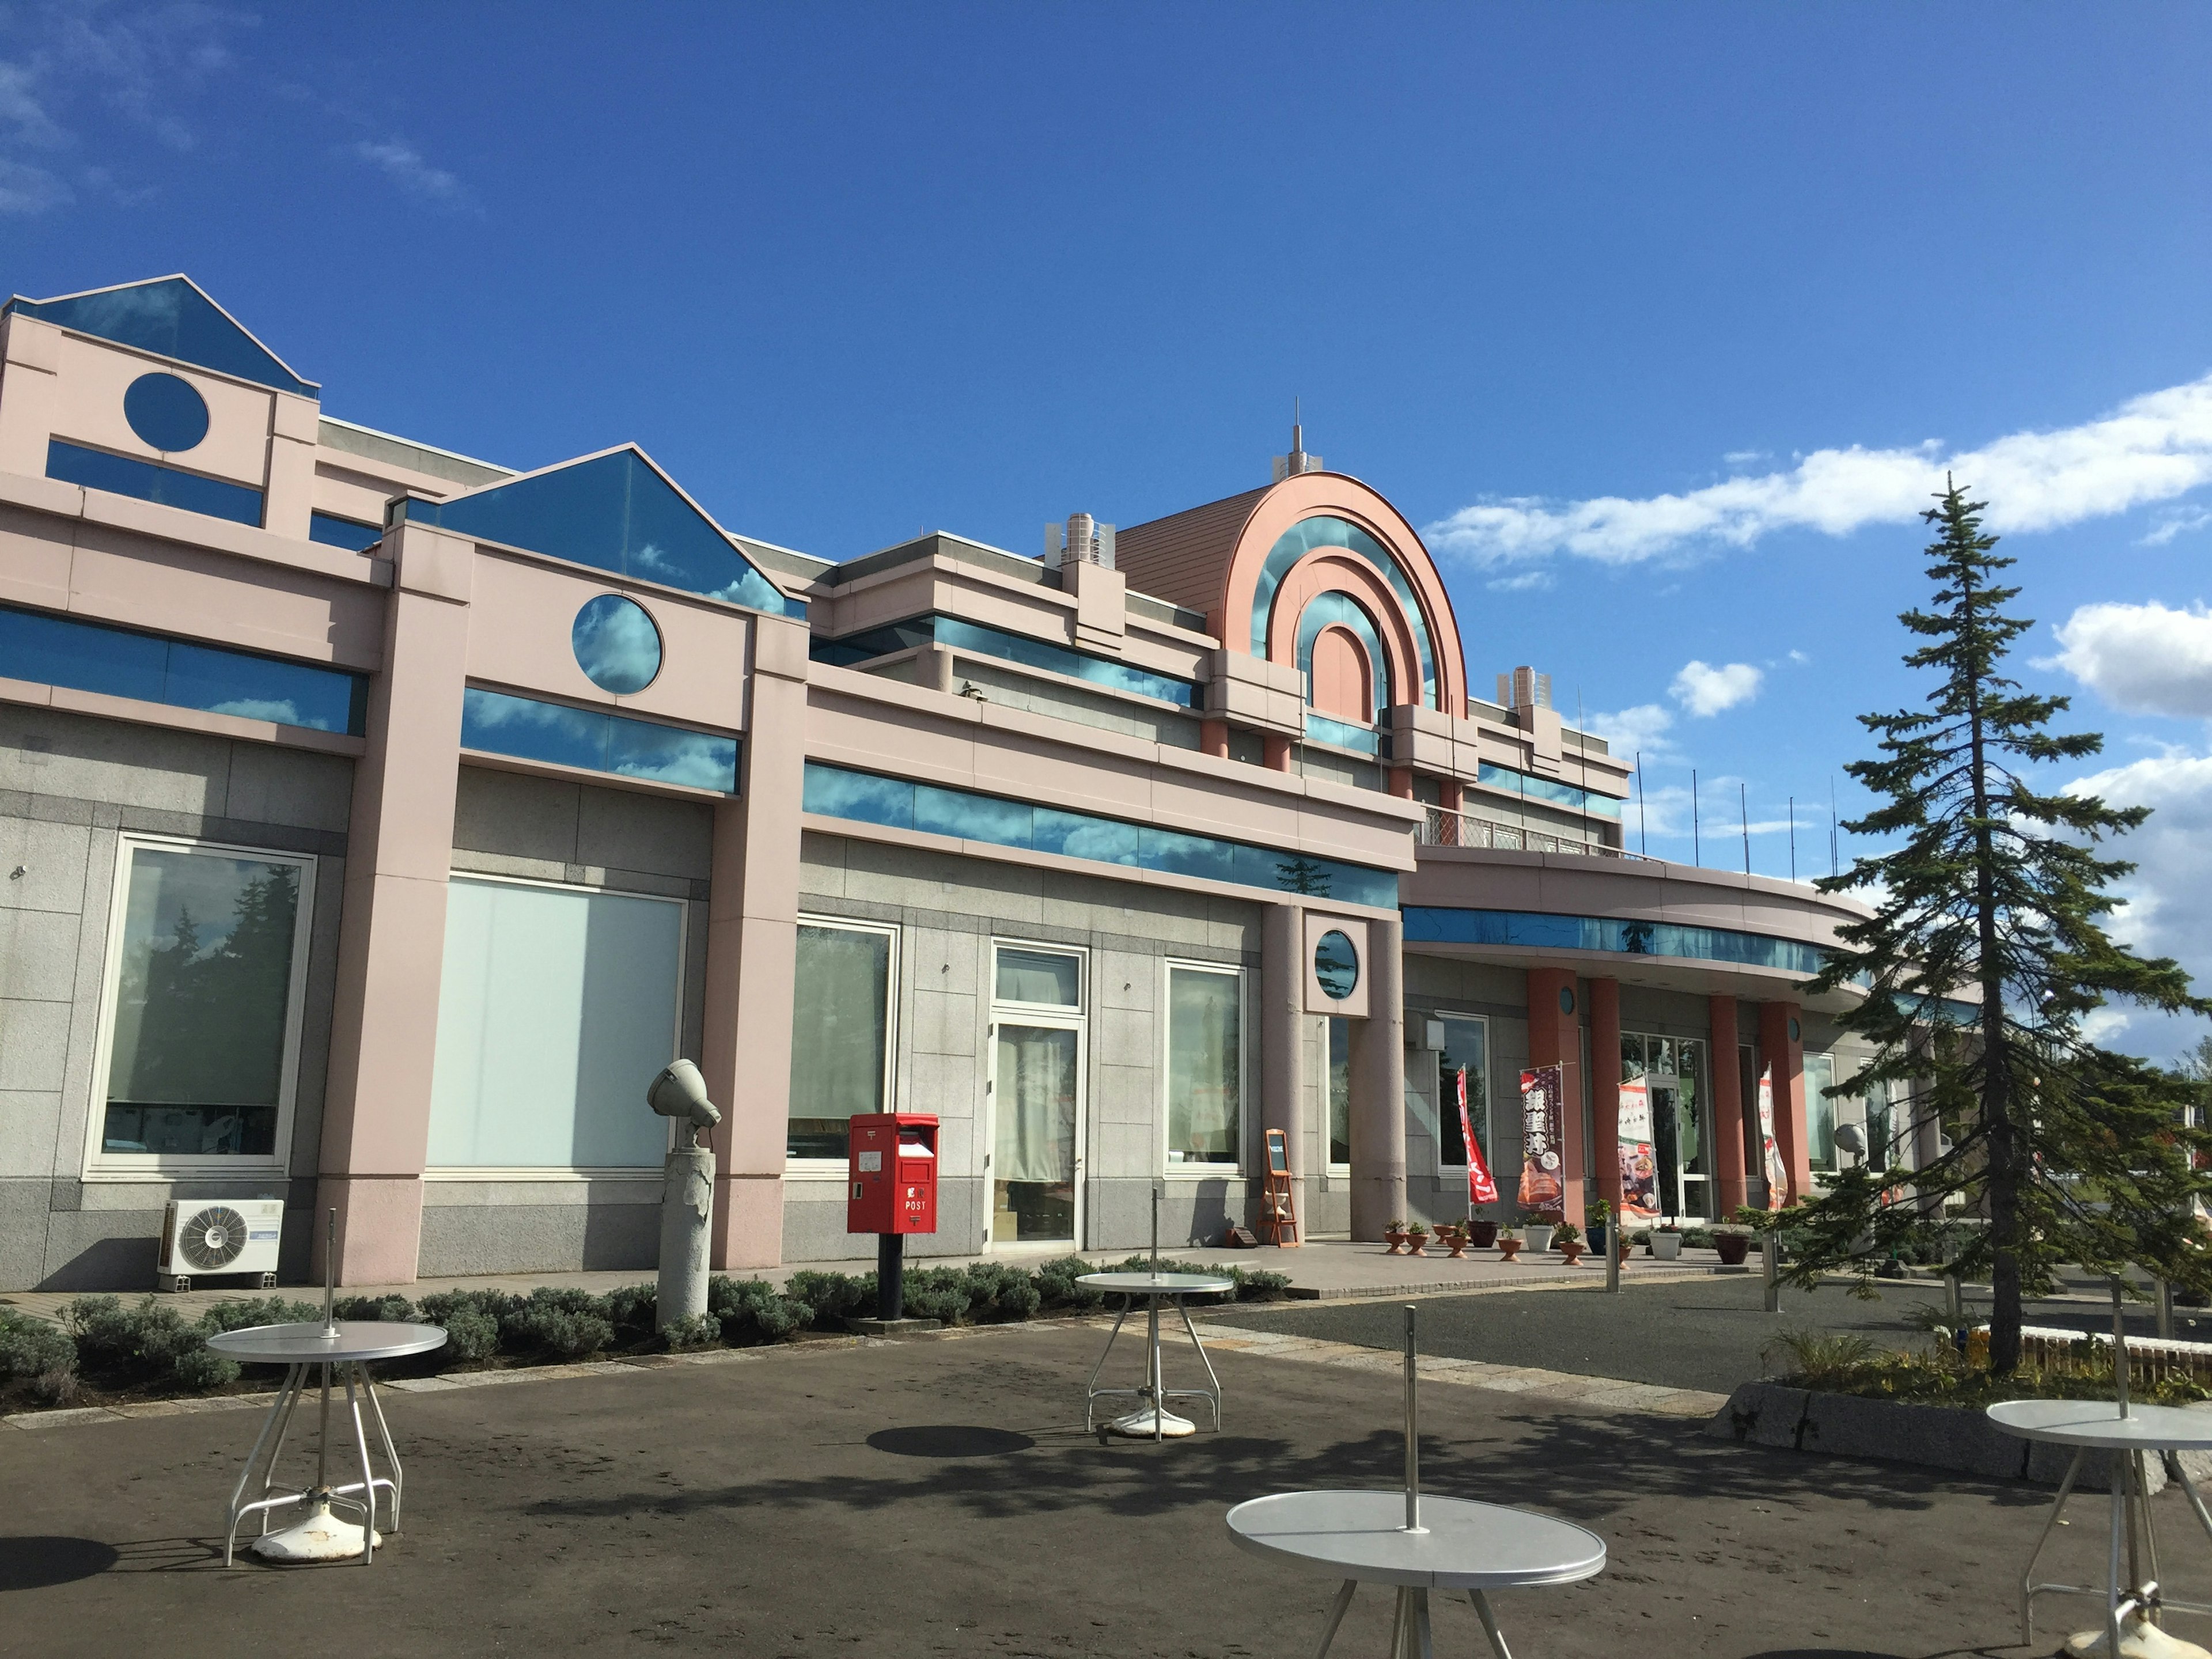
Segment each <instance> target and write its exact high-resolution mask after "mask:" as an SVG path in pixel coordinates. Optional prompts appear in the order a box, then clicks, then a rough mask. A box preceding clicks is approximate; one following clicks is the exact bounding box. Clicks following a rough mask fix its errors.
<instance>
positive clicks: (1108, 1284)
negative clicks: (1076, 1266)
mask: <svg viewBox="0 0 2212 1659" xmlns="http://www.w3.org/2000/svg"><path fill="white" fill-rule="evenodd" d="M1075 1282H1076V1283H1077V1284H1079V1285H1089V1286H1090V1287H1091V1289H1093V1290H1098V1291H1107V1292H1109V1294H1112V1295H1115V1296H1118V1297H1122V1298H1123V1301H1122V1303H1121V1316H1120V1317H1118V1318H1116V1319H1115V1322H1114V1328H1113V1330H1112V1332H1111V1333H1110V1334H1109V1335H1108V1336H1107V1338H1106V1348H1105V1352H1103V1353H1101V1354H1100V1355H1099V1356H1098V1363H1097V1364H1096V1365H1093V1366H1092V1367H1091V1380H1090V1381H1089V1382H1088V1383H1085V1384H1084V1401H1083V1431H1084V1432H1085V1434H1088V1433H1090V1432H1091V1430H1092V1428H1093V1426H1094V1424H1093V1419H1094V1417H1095V1416H1096V1408H1097V1403H1098V1401H1100V1400H1102V1399H1103V1398H1105V1397H1107V1396H1109V1395H1129V1396H1131V1397H1132V1398H1133V1399H1137V1400H1141V1401H1146V1402H1147V1403H1146V1404H1145V1405H1143V1406H1140V1407H1138V1409H1137V1410H1135V1411H1133V1412H1131V1413H1128V1414H1127V1416H1125V1417H1117V1418H1115V1419H1114V1420H1113V1421H1112V1422H1110V1423H1109V1424H1108V1425H1106V1428H1107V1429H1108V1430H1111V1431H1113V1432H1114V1433H1115V1434H1124V1435H1127V1436H1129V1437H1132V1438H1133V1439H1147V1438H1148V1439H1152V1440H1156V1441H1157V1440H1165V1439H1167V1438H1169V1437H1176V1438H1181V1437H1182V1436H1184V1435H1187V1434H1190V1433H1193V1432H1194V1431H1196V1428H1197V1425H1195V1424H1194V1423H1193V1422H1192V1421H1191V1420H1190V1419H1188V1418H1187V1417H1178V1416H1176V1414H1175V1413H1173V1412H1171V1411H1170V1410H1168V1409H1167V1402H1168V1401H1170V1400H1208V1401H1212V1402H1213V1426H1214V1428H1215V1429H1216V1430H1217V1431H1218V1429H1219V1428H1220V1427H1221V1379H1220V1378H1219V1377H1218V1376H1215V1375H1214V1374H1213V1362H1212V1360H1211V1359H1208V1358H1206V1345H1205V1344H1203V1343H1202V1342H1200V1340H1198V1328H1197V1327H1196V1326H1194V1325H1193V1324H1192V1323H1191V1322H1190V1310H1188V1309H1187V1308H1186V1307H1184V1306H1183V1301H1182V1299H1183V1297H1187V1296H1218V1295H1220V1294H1223V1293H1225V1292H1226V1291H1234V1290H1235V1289H1236V1288H1237V1281H1236V1280H1235V1279H1224V1278H1222V1277H1220V1276H1219V1275H1218V1274H1214V1273H1085V1274H1084V1275H1083V1276H1082V1277H1081V1278H1079V1279H1077V1280H1076V1281H1075ZM1139 1297H1142V1298H1144V1303H1145V1383H1144V1385H1143V1386H1142V1387H1141V1388H1135V1389H1102V1388H1100V1387H1099V1386H1098V1374H1099V1372H1101V1371H1103V1370H1105V1369H1106V1356H1107V1355H1108V1354H1110V1353H1112V1352H1114V1342H1115V1338H1117V1337H1119V1336H1120V1335H1121V1326H1122V1324H1123V1323H1124V1322H1126V1321H1127V1319H1128V1317H1129V1310H1130V1309H1132V1308H1133V1307H1134V1306H1136V1304H1137V1300H1138V1298H1139ZM1163 1302H1166V1303H1169V1304H1172V1305H1173V1306H1174V1308H1175V1310H1176V1312H1177V1313H1178V1314H1180V1315H1182V1328H1183V1329H1184V1330H1185V1331H1187V1332H1188V1333H1189V1334H1190V1346H1192V1347H1193V1348H1195V1349H1196V1350H1197V1351H1198V1363H1199V1364H1201V1365H1203V1366H1205V1367H1206V1382H1207V1383H1209V1384H1211V1385H1212V1386H1211V1387H1209V1388H1204V1389H1170V1388H1168V1387H1167V1386H1166V1383H1165V1378H1164V1375H1163V1373H1162V1371H1161V1368H1160V1304H1161V1303H1163ZM1100 1432H1101V1437H1102V1438H1103V1434H1104V1431H1100Z"/></svg>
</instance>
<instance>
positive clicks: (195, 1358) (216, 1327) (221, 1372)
mask: <svg viewBox="0 0 2212 1659" xmlns="http://www.w3.org/2000/svg"><path fill="white" fill-rule="evenodd" d="M265 1310H266V1308H265V1304H264V1307H262V1308H258V1309H256V1310H255V1313H256V1316H258V1314H259V1313H261V1312H263V1311H265ZM212 1312H213V1310H210V1313H212ZM62 1321H63V1324H64V1327H65V1328H66V1329H67V1330H68V1332H69V1334H70V1335H71V1336H72V1337H74V1338H75V1339H76V1361H77V1366H78V1369H79V1370H82V1371H84V1372H86V1373H87V1374H88V1375H92V1376H100V1377H102V1378H104V1379H106V1380H108V1381H112V1382H114V1383H122V1384H125V1385H126V1386H127V1385H130V1384H133V1383H136V1384H140V1385H143V1386H145V1387H149V1388H157V1389H158V1388H184V1389H213V1388H220V1387H222V1385H223V1384H225V1383H231V1382H234V1381H235V1380H236V1379H237V1376H238V1364H237V1362H236V1361H234V1360H231V1359H227V1358H223V1356H222V1355H221V1354H218V1353H216V1352H212V1351H211V1350H210V1348H209V1347H208V1346H207V1340H208V1338H209V1337H210V1336H213V1335H214V1334H216V1332H218V1331H221V1330H224V1329H233V1328H236V1327H230V1326H226V1325H224V1324H222V1323H221V1322H217V1321H216V1320H215V1319H213V1318H212V1317H210V1318H204V1319H197V1320H192V1321H190V1322H187V1321H186V1320H185V1316H184V1315H183V1314H181V1313H180V1312H179V1311H178V1310H177V1309H176V1308H175V1307H174V1306H173V1305H171V1304H164V1303H161V1302H158V1301H156V1300H155V1298H154V1297H150V1296H149V1297H145V1298H144V1299H143V1301H141V1302H139V1303H138V1304H137V1305H136V1306H135V1307H125V1306H124V1304H123V1303H122V1301H121V1299H120V1298H119V1297H112V1296H81V1297H77V1298H76V1300H74V1301H72V1302H71V1303H70V1304H69V1306H68V1307H67V1308H65V1309H64V1310H63V1311H62Z"/></svg>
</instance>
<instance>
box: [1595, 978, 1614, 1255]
mask: <svg viewBox="0 0 2212 1659" xmlns="http://www.w3.org/2000/svg"><path fill="white" fill-rule="evenodd" d="M1589 1022H1590V1070H1591V1072H1592V1073H1593V1075H1592V1077H1591V1078H1590V1139H1591V1140H1592V1141H1594V1142H1595V1145H1594V1146H1591V1148H1590V1163H1591V1165H1592V1166H1593V1167H1594V1169H1595V1171H1596V1173H1597V1195H1598V1196H1599V1197H1600V1198H1601V1199H1603V1200H1605V1201H1606V1202H1607V1203H1608V1204H1610V1205H1612V1206H1613V1213H1614V1214H1615V1215H1616V1216H1617V1215H1619V1214H1620V981H1619V980H1617V979H1594V980H1592V981H1590V982H1589Z"/></svg>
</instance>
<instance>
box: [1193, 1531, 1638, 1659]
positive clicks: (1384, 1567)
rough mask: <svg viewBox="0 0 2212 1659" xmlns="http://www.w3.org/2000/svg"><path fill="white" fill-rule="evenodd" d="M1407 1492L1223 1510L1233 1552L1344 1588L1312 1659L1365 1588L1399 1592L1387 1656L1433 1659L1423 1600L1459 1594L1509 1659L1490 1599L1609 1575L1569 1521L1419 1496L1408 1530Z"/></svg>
mask: <svg viewBox="0 0 2212 1659" xmlns="http://www.w3.org/2000/svg"><path fill="white" fill-rule="evenodd" d="M1419 1505H1420V1507H1419V1515H1420V1521H1421V1525H1420V1529H1419V1530H1418V1531H1409V1530H1408V1529H1407V1525H1406V1515H1407V1494H1406V1493H1405V1492H1278V1493H1276V1494H1275V1495H1274V1496H1273V1497H1272V1498H1254V1499H1252V1500H1251V1502H1249V1503H1248V1504H1238V1505H1237V1507H1236V1508H1235V1509H1233V1510H1230V1511H1229V1535H1230V1537H1231V1539H1232V1540H1233V1541H1235V1542H1236V1545H1237V1547H1238V1548H1239V1549H1243V1550H1249V1551H1250V1552H1251V1553H1253V1554H1255V1555H1266V1556H1274V1557H1279V1558H1281V1559H1286V1560H1289V1561H1291V1562H1293V1563H1294V1564H1296V1565H1299V1566H1304V1567H1314V1568H1318V1569H1321V1570H1322V1571H1327V1572H1328V1574H1329V1575H1330V1576H1331V1577H1340V1578H1342V1579H1343V1580H1344V1585H1343V1588H1342V1589H1339V1590H1338V1591H1337V1593H1336V1601H1335V1603H1334V1605H1333V1606H1332V1607H1330V1609H1329V1614H1328V1628H1327V1629H1325V1630H1324V1631H1323V1632H1322V1638H1321V1647H1320V1650H1319V1651H1318V1652H1317V1653H1316V1656H1315V1659H1323V1656H1325V1655H1326V1654H1327V1653H1328V1648H1329V1644H1330V1643H1331V1642H1333V1641H1334V1640H1335V1639H1336V1631H1337V1626H1340V1625H1341V1624H1342V1623H1343V1622H1344V1614H1345V1611H1346V1608H1348V1607H1351V1605H1352V1591H1353V1590H1355V1589H1358V1587H1359V1586H1360V1585H1361V1584H1362V1583H1375V1584H1392V1585H1395V1586H1396V1587H1397V1590H1398V1605H1397V1611H1396V1613H1395V1617H1394V1618H1393V1620H1392V1621H1391V1626H1390V1651H1391V1654H1392V1656H1393V1659H1396V1656H1399V1655H1404V1656H1407V1659H1429V1656H1430V1653H1431V1638H1430V1632H1429V1592H1430V1591H1431V1590H1432V1589H1439V1590H1455V1589H1462V1590H1465V1591H1466V1592H1467V1594H1468V1600H1469V1601H1472V1602H1474V1611H1475V1615H1476V1617H1478V1618H1479V1619H1480V1620H1482V1629H1483V1633H1484V1634H1485V1635H1486V1636H1487V1637H1488V1638H1490V1645H1491V1648H1492V1651H1493V1652H1495V1653H1496V1654H1497V1656H1498V1659H1512V1655H1511V1654H1510V1652H1508V1651H1507V1650H1506V1646H1505V1638H1504V1634H1503V1633H1502V1632H1500V1631H1499V1630H1498V1620H1497V1618H1496V1616H1495V1615H1493V1614H1492V1612H1491V1610H1490V1601H1489V1599H1488V1597H1487V1595H1486V1592H1487V1591H1490V1590H1494V1589H1524V1588H1531V1587H1534V1586H1538V1585H1543V1584H1571V1583H1576V1582H1577V1581H1578V1580H1581V1579H1584V1578H1589V1577H1595V1575H1596V1574H1598V1573H1601V1572H1602V1571H1605V1541H1604V1540H1603V1539H1601V1538H1600V1537H1599V1536H1598V1535H1597V1534H1595V1533H1593V1532H1587V1531H1585V1530H1583V1528H1580V1527H1577V1526H1574V1525H1572V1524H1571V1523H1570V1522H1565V1521H1555V1520H1553V1519H1552V1517H1551V1516H1545V1515H1534V1514H1531V1513H1530V1512H1529V1511H1528V1510H1510V1509H1506V1508H1504V1507H1503V1506H1502V1505H1499V1504H1476V1503H1472V1502H1470V1501H1468V1499H1466V1498H1437V1497H1433V1496H1430V1495H1428V1494H1423V1495H1422V1497H1421V1498H1420V1500H1419Z"/></svg>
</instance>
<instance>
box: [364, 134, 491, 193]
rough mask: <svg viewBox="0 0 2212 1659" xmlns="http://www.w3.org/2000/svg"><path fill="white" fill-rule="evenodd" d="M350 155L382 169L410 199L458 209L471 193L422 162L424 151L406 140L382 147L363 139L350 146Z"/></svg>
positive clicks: (396, 140) (453, 178)
mask: <svg viewBox="0 0 2212 1659" xmlns="http://www.w3.org/2000/svg"><path fill="white" fill-rule="evenodd" d="M347 153H348V154H349V155H352V156H354V157H355V158H356V160H358V161H366V162H368V164H369V165H370V166H371V167H375V168H377V169H379V170H380V171H381V172H382V173H384V175H385V176H386V178H388V179H391V180H392V182H393V183H394V184H396V185H398V186H399V187H400V189H402V190H404V191H407V192H408V193H409V194H410V195H411V196H420V197H422V198H423V199H424V200H425V201H430V202H442V203H445V204H447V205H448V206H458V205H459V204H461V203H462V202H463V201H465V199H466V198H467V196H468V192H467V191H466V190H465V189H464V188H463V187H462V185H461V181H460V180H459V179H458V178H456V177H454V176H453V174H452V173H448V172H447V171H446V170H445V169H444V168H443V167H432V166H431V165H430V164H429V163H428V161H424V160H423V159H422V151H420V150H418V149H416V148H415V147H414V145H412V144H410V143H405V142H404V141H403V140H399V139H393V140H392V142H390V143H382V144H379V143H370V142H369V141H368V140H367V139H363V140H362V142H361V143H357V144H352V145H349V146H348V149H347Z"/></svg>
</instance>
